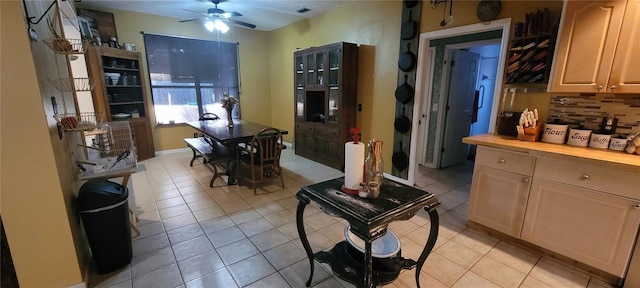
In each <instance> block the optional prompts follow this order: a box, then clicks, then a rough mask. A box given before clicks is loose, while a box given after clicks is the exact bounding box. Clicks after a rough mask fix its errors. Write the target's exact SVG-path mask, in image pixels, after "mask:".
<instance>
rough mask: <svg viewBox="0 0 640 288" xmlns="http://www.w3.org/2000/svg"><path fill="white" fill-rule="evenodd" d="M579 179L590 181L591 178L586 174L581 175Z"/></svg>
mask: <svg viewBox="0 0 640 288" xmlns="http://www.w3.org/2000/svg"><path fill="white" fill-rule="evenodd" d="M580 179H582V180H589V179H591V177H589V175H587V174H584V175H582V176H581V177H580Z"/></svg>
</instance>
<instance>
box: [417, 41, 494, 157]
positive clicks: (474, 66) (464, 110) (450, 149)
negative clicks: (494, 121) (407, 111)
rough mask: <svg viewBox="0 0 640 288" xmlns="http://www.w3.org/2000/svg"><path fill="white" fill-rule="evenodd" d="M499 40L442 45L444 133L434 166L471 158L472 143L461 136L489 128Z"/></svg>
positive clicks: (481, 131)
mask: <svg viewBox="0 0 640 288" xmlns="http://www.w3.org/2000/svg"><path fill="white" fill-rule="evenodd" d="M499 43H500V39H499V38H495V39H490V40H483V41H474V42H466V43H460V44H453V45H447V46H446V47H445V59H446V62H445V65H446V66H447V67H446V68H449V69H448V70H449V72H448V73H446V74H444V75H443V80H442V83H447V84H446V87H447V90H446V92H445V93H444V94H443V97H442V101H443V102H445V103H446V108H445V111H443V112H444V113H445V116H444V119H445V120H444V128H443V129H442V132H441V133H444V134H443V136H442V143H441V146H440V147H442V148H441V149H440V154H441V157H440V159H441V161H440V163H439V164H437V165H434V166H435V167H437V168H445V167H449V166H453V165H456V164H459V163H462V162H464V161H466V160H468V159H474V158H475V148H476V147H475V146H473V145H467V144H464V143H462V138H464V137H467V136H471V135H478V134H483V133H487V132H488V131H489V123H490V121H491V103H492V101H493V92H494V88H495V84H496V83H495V82H496V73H497V69H498V58H499V56H500V44H499ZM428 132H429V131H426V133H428ZM426 133H425V134H426ZM424 148H425V149H426V147H424ZM425 154H426V153H425ZM425 160H426V159H424V158H423V161H425ZM421 164H422V163H421Z"/></svg>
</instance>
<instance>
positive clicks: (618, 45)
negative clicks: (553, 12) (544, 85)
mask: <svg viewBox="0 0 640 288" xmlns="http://www.w3.org/2000/svg"><path fill="white" fill-rule="evenodd" d="M639 5H640V4H639V3H638V1H637V0H629V1H625V0H610V1H582V0H580V1H578V0H570V1H567V2H565V8H564V15H563V18H562V25H561V27H560V34H559V38H558V42H557V53H556V59H555V66H554V69H553V76H552V80H551V84H550V86H549V90H550V91H551V92H582V93H639V92H640V74H638V73H637V71H636V70H637V67H639V66H640V59H639V58H638V57H635V55H634V54H632V53H634V52H637V51H638V49H640V36H638V34H640V17H638V13H639V11H638V9H639Z"/></svg>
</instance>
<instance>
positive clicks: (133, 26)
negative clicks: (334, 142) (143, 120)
mask: <svg viewBox="0 0 640 288" xmlns="http://www.w3.org/2000/svg"><path fill="white" fill-rule="evenodd" d="M149 5H153V4H149ZM77 7H82V8H87V9H93V10H99V11H105V12H110V13H113V17H114V20H115V23H116V31H117V33H118V38H119V39H118V42H120V43H125V42H126V43H133V44H135V45H136V49H137V51H139V52H141V53H142V56H143V57H142V58H143V62H144V70H145V72H144V74H145V77H147V76H148V74H147V70H146V67H147V65H146V62H147V61H146V57H145V50H144V39H143V35H142V34H141V33H140V31H144V32H145V33H150V34H161V35H168V36H180V37H189V38H196V39H205V40H215V41H224V42H238V43H240V55H241V56H240V78H241V84H242V87H241V88H242V94H241V95H240V105H241V107H242V119H245V120H249V121H253V122H257V123H262V124H265V125H271V112H272V111H271V101H270V95H269V93H268V91H269V86H270V81H269V70H268V69H269V50H268V42H269V40H268V39H269V38H268V36H269V33H267V32H262V31H257V30H249V29H242V28H238V27H231V29H230V30H229V31H228V32H227V33H225V34H219V35H217V34H216V33H210V32H209V31H207V30H206V29H205V28H204V27H203V25H202V22H199V21H194V22H187V23H178V21H179V20H181V19H177V18H171V17H162V16H156V15H150V14H141V13H134V12H129V11H122V10H110V9H104V8H95V7H91V6H88V5H82V3H80V5H77ZM148 95H149V99H148V102H149V108H148V109H149V111H150V113H151V114H152V118H151V126H152V132H153V138H154V144H155V149H156V151H162V150H170V149H177V148H184V147H186V146H185V144H184V142H183V141H182V139H184V138H185V137H190V135H191V136H192V135H193V132H194V130H193V128H191V127H189V126H186V125H163V126H155V118H154V116H153V107H152V106H151V103H152V102H151V92H150V91H149V93H148ZM291 103H293V100H292V101H291ZM291 105H293V104H291ZM291 105H290V106H291Z"/></svg>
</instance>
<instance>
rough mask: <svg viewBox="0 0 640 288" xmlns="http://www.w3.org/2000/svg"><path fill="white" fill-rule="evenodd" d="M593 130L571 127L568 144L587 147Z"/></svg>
mask: <svg viewBox="0 0 640 288" xmlns="http://www.w3.org/2000/svg"><path fill="white" fill-rule="evenodd" d="M590 136H591V130H580V129H573V128H570V129H569V138H568V139H567V144H569V145H573V146H581V147H587V145H589V137H590Z"/></svg>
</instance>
